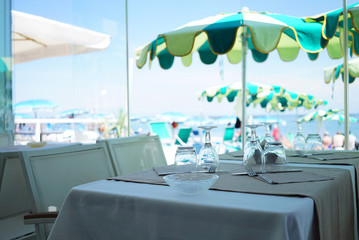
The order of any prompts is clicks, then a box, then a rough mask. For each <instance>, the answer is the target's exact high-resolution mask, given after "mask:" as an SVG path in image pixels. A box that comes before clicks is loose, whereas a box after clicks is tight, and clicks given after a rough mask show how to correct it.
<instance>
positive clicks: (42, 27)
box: [11, 10, 111, 64]
mask: <svg viewBox="0 0 359 240" xmlns="http://www.w3.org/2000/svg"><path fill="white" fill-rule="evenodd" d="M11 14H12V51H13V58H14V63H15V64H17V63H23V62H29V61H33V60H37V59H41V58H48V57H58V56H66V55H75V54H81V53H90V52H95V51H102V50H105V49H106V48H107V47H108V46H109V44H110V42H111V39H110V36H109V35H107V34H103V33H99V32H95V31H91V30H89V29H85V28H80V27H77V26H73V25H70V24H66V23H62V22H58V21H54V20H51V19H48V18H44V17H40V16H36V15H31V14H28V13H23V12H18V11H14V10H12V11H11Z"/></svg>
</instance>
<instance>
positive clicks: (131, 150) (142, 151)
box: [98, 135, 167, 175]
mask: <svg viewBox="0 0 359 240" xmlns="http://www.w3.org/2000/svg"><path fill="white" fill-rule="evenodd" d="M98 142H102V143H104V144H106V146H107V147H108V151H109V153H110V157H111V159H112V161H113V163H114V165H115V168H116V169H118V172H117V175H124V174H130V173H134V172H140V171H143V170H148V169H151V168H153V167H158V166H165V165H167V161H166V157H165V155H164V152H163V148H162V144H161V141H160V139H159V137H158V136H146V135H137V136H131V137H124V138H119V139H105V140H98Z"/></svg>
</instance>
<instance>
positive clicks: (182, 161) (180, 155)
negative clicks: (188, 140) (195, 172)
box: [174, 146, 197, 166]
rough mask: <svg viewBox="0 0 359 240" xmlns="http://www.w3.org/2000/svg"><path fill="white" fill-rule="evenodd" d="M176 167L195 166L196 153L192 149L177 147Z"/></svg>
mask: <svg viewBox="0 0 359 240" xmlns="http://www.w3.org/2000/svg"><path fill="white" fill-rule="evenodd" d="M174 163H175V165H176V166H181V165H188V164H197V153H196V149H195V148H194V147H187V146H186V147H184V146H179V147H178V148H177V151H176V155H175V161H174Z"/></svg>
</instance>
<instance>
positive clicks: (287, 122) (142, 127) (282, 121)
mask: <svg viewBox="0 0 359 240" xmlns="http://www.w3.org/2000/svg"><path fill="white" fill-rule="evenodd" d="M351 116H352V117H355V118H359V114H352V115H351ZM258 117H263V116H255V117H254V119H256V118H258ZM299 117H302V116H299ZM299 117H298V116H297V115H282V116H280V117H279V118H277V117H274V119H277V120H279V123H278V128H279V133H280V134H281V135H282V136H284V137H286V138H288V139H290V136H291V135H292V136H293V137H294V136H295V135H296V133H297V129H298V128H297V124H296V123H295V120H297V119H298V118H299ZM195 119H196V121H191V120H190V121H186V122H182V123H179V126H178V127H181V126H191V127H192V128H193V130H199V129H198V126H199V125H200V123H199V120H198V119H199V117H195ZM235 120H236V118H235V117H223V116H222V117H212V118H210V120H209V121H207V122H205V123H204V124H203V125H215V126H217V128H216V129H213V130H212V131H211V133H212V136H213V138H215V139H220V138H223V135H224V128H225V127H226V126H228V125H231V126H234V124H235ZM132 128H133V130H134V131H135V132H141V133H148V132H149V128H148V123H146V122H145V121H143V122H141V121H139V120H138V121H133V122H132ZM169 128H170V130H172V129H171V125H170V124H169ZM349 129H350V130H351V132H352V133H353V134H354V135H355V136H356V137H357V138H358V139H359V122H356V123H350V127H349ZM338 130H339V131H341V132H342V133H344V123H339V122H338V121H323V123H322V127H321V128H320V131H319V132H318V122H317V120H313V121H311V122H304V123H302V131H303V134H304V135H307V134H309V133H320V134H321V136H322V135H323V133H324V131H328V132H329V135H330V136H333V135H334V134H335V133H336V132H337V131H338ZM174 133H176V129H174ZM257 134H258V136H260V137H262V136H264V134H265V127H259V128H258V129H257Z"/></svg>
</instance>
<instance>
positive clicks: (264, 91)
mask: <svg viewBox="0 0 359 240" xmlns="http://www.w3.org/2000/svg"><path fill="white" fill-rule="evenodd" d="M241 91H242V84H241V83H233V84H229V85H224V86H218V87H210V88H207V89H205V90H204V91H203V92H202V93H201V94H200V96H199V99H207V101H208V102H212V101H213V99H214V98H217V100H218V102H221V101H222V99H223V98H226V99H227V100H228V102H233V101H234V99H235V98H236V97H237V96H239V95H241V94H242V93H241ZM246 96H247V98H246V106H250V105H251V104H252V105H253V106H254V107H256V106H257V105H259V106H260V107H262V108H265V109H266V110H267V111H268V112H270V111H272V110H273V111H276V110H279V111H281V112H283V111H285V110H286V109H288V110H292V109H294V108H298V107H305V108H306V109H311V108H317V107H318V106H319V105H326V104H327V102H326V101H323V100H318V99H315V98H314V97H313V96H312V95H309V94H304V93H295V92H291V91H288V90H286V89H285V88H283V87H281V86H276V85H266V84H258V83H248V82H247V83H246Z"/></svg>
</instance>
